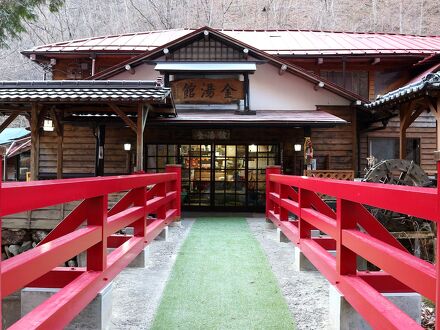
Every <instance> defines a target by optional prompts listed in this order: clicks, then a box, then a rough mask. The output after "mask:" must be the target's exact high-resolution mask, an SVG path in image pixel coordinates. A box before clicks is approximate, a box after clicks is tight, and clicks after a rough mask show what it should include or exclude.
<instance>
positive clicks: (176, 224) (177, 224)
mask: <svg viewBox="0 0 440 330" xmlns="http://www.w3.org/2000/svg"><path fill="white" fill-rule="evenodd" d="M168 226H170V227H179V228H182V227H183V226H182V219H181V218H179V219H178V220H174V221H172V222H171V223H170V224H169V225H168Z"/></svg>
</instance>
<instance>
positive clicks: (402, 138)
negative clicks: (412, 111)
mask: <svg viewBox="0 0 440 330" xmlns="http://www.w3.org/2000/svg"><path fill="white" fill-rule="evenodd" d="M399 143H400V148H399V158H400V159H405V158H406V127H405V124H404V114H403V113H402V111H401V112H400V129H399Z"/></svg>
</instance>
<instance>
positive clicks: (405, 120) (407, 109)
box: [399, 102, 415, 159]
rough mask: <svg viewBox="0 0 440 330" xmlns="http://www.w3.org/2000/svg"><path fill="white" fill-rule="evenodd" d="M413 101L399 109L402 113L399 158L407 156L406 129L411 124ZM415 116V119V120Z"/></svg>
mask: <svg viewBox="0 0 440 330" xmlns="http://www.w3.org/2000/svg"><path fill="white" fill-rule="evenodd" d="M411 106H412V102H409V103H407V104H405V105H403V106H402V108H401V109H400V111H399V115H400V128H399V143H400V148H399V151H400V152H399V158H400V159H405V158H406V130H407V128H408V127H409V125H411V113H412V107H411ZM414 120H415V118H414V119H413V121H414Z"/></svg>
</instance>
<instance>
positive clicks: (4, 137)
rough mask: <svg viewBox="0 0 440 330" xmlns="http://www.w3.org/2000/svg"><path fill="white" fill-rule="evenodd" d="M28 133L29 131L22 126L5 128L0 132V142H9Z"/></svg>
mask: <svg viewBox="0 0 440 330" xmlns="http://www.w3.org/2000/svg"><path fill="white" fill-rule="evenodd" d="M30 133H31V132H29V131H28V130H27V129H26V128H24V127H10V128H5V130H4V131H3V132H1V133H0V144H5V143H10V142H12V141H13V140H16V139H20V138H22V137H24V136H26V135H29V134H30Z"/></svg>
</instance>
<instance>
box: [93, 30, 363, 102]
mask: <svg viewBox="0 0 440 330" xmlns="http://www.w3.org/2000/svg"><path fill="white" fill-rule="evenodd" d="M206 31H208V32H209V33H210V34H212V35H214V36H215V37H217V38H219V39H220V40H221V41H222V42H226V43H228V44H231V45H234V46H235V47H241V48H243V49H244V48H247V49H248V50H249V55H250V56H254V57H256V58H262V59H264V60H266V61H268V62H269V63H271V64H272V65H276V66H279V67H280V68H281V67H285V68H286V71H288V72H290V73H292V74H294V75H296V76H299V77H301V78H303V79H305V80H307V81H310V82H312V83H315V84H319V83H322V82H323V83H324V87H323V88H325V89H327V90H329V91H331V92H333V93H335V94H338V95H340V96H342V97H344V98H346V99H348V100H351V101H358V100H360V101H363V102H368V100H366V99H364V98H363V97H362V96H360V95H358V94H356V93H353V92H351V91H348V90H346V89H344V88H342V87H340V86H338V85H336V84H334V83H332V82H330V81H327V80H325V79H323V78H321V77H319V76H317V75H315V74H313V73H310V72H308V71H306V70H304V69H303V68H301V67H298V66H296V65H293V64H291V63H289V62H286V61H284V60H283V59H281V58H279V57H277V56H274V55H272V54H269V53H266V52H264V51H262V50H260V49H257V48H255V47H253V46H251V45H248V44H245V43H243V42H241V41H239V40H236V39H234V38H232V37H231V36H228V35H226V34H224V33H222V32H219V31H217V30H215V29H212V28H210V27H207V26H206V27H202V28H200V29H198V30H195V31H193V32H191V33H189V34H187V35H185V36H183V37H181V38H178V39H176V40H173V41H171V42H169V43H167V44H165V45H162V46H160V47H157V48H155V49H153V50H152V51H148V52H145V53H143V54H140V55H138V56H136V57H133V58H130V59H128V60H126V61H124V62H122V63H119V64H117V65H115V66H113V67H110V68H108V69H106V70H104V71H101V72H99V73H97V74H96V75H94V76H91V77H89V78H88V79H107V78H109V77H112V76H114V75H116V74H118V73H120V72H124V71H125V67H126V66H127V65H130V66H132V67H134V66H137V65H140V64H142V63H143V61H145V60H151V59H154V58H155V57H158V56H161V55H163V50H164V49H165V48H178V47H179V45H181V44H184V43H188V42H190V41H192V40H196V39H197V38H200V36H201V35H203V33H205V32H206Z"/></svg>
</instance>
